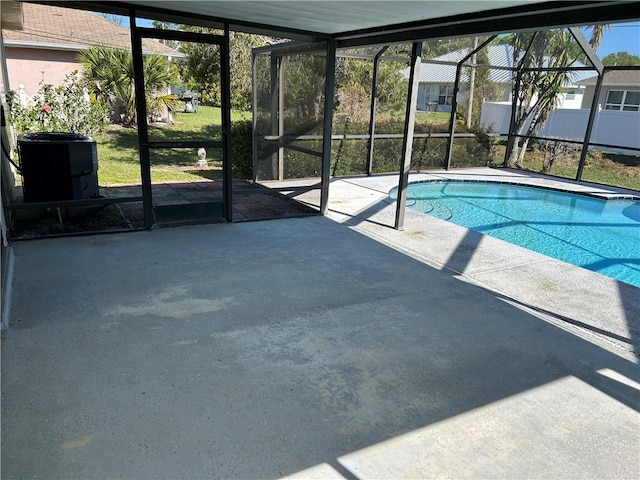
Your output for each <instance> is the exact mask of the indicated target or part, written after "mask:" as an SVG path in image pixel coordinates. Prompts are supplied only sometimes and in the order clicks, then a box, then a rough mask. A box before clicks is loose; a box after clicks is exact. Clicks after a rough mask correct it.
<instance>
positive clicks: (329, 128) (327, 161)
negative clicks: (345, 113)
mask: <svg viewBox="0 0 640 480" xmlns="http://www.w3.org/2000/svg"><path fill="white" fill-rule="evenodd" d="M335 76H336V41H335V40H334V39H329V40H327V62H326V65H325V80H324V123H323V128H322V179H321V185H320V213H321V214H322V215H326V213H327V207H328V205H329V174H330V170H331V135H332V133H333V102H334V96H335Z"/></svg>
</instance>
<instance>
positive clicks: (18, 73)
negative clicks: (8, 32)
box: [5, 45, 81, 96]
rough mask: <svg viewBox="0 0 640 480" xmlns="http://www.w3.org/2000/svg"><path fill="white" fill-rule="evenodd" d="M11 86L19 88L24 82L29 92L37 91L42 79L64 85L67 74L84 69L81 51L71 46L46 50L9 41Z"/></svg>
mask: <svg viewBox="0 0 640 480" xmlns="http://www.w3.org/2000/svg"><path fill="white" fill-rule="evenodd" d="M5 55H6V57H5V58H6V60H7V70H8V72H9V86H10V88H11V89H12V90H18V87H19V85H21V84H22V85H24V90H25V93H26V94H27V95H29V96H31V95H33V94H35V93H36V92H37V91H38V89H39V88H40V83H41V82H44V83H50V84H52V85H55V86H57V85H61V84H62V82H63V81H64V79H65V76H66V75H68V74H70V73H71V72H72V71H73V70H80V69H81V65H80V63H79V62H78V59H77V56H78V52H75V51H70V50H45V49H37V48H15V47H7V46H6V45H5Z"/></svg>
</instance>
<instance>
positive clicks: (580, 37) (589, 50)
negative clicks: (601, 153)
mask: <svg viewBox="0 0 640 480" xmlns="http://www.w3.org/2000/svg"><path fill="white" fill-rule="evenodd" d="M569 32H571V35H573V38H574V39H575V40H576V42H578V45H580V48H581V49H582V51H583V52H584V54H585V55H586V56H587V58H588V59H589V61H590V62H591V64H592V65H593V68H595V69H596V71H597V72H598V79H597V80H596V88H595V91H594V93H593V101H592V102H591V110H589V120H588V121H587V128H586V131H585V133H584V141H583V142H582V150H581V151H580V161H579V163H578V171H577V172H576V180H581V179H582V172H583V171H584V165H585V163H586V161H587V154H588V153H589V142H590V141H591V134H592V133H593V125H594V122H595V119H596V115H597V114H598V100H599V99H600V90H602V82H603V80H604V64H603V63H602V61H601V60H600V57H598V55H597V53H596V52H595V50H594V49H593V47H592V46H591V44H590V43H589V42H588V41H587V39H586V38H585V36H584V34H583V33H582V31H581V30H580V29H579V28H577V27H569Z"/></svg>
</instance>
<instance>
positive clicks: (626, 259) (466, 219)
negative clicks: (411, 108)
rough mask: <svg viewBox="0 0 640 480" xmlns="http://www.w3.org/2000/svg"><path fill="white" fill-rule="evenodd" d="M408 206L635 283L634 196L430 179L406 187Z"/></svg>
mask: <svg viewBox="0 0 640 480" xmlns="http://www.w3.org/2000/svg"><path fill="white" fill-rule="evenodd" d="M396 193H397V192H396V189H394V190H393V191H392V192H391V196H392V197H393V198H396ZM407 206H408V207H410V208H412V209H415V210H418V211H420V212H423V213H426V214H428V215H431V216H434V217H437V218H440V219H443V220H447V221H449V222H452V223H455V224H457V225H461V226H463V227H467V228H470V229H472V230H476V231H478V232H481V233H485V234H487V235H491V236H492V237H496V238H500V239H502V240H505V241H507V242H510V243H514V244H516V245H520V246H522V247H525V248H528V249H530V250H534V251H536V252H539V253H542V254H544V255H548V256H550V257H554V258H557V259H559V260H562V261H565V262H568V263H572V264H574V265H578V266H580V267H583V268H587V269H589V270H593V271H594V272H598V273H600V274H602V275H606V276H608V277H612V278H615V279H618V280H620V281H622V282H626V283H630V284H631V285H635V286H637V287H640V201H634V200H627V199H620V200H601V199H598V198H593V197H588V196H584V195H575V194H570V193H564V192H560V191H557V190H550V189H544V188H536V187H526V186H522V185H513V184H501V183H492V182H460V181H428V182H416V183H410V184H409V187H408V190H407Z"/></svg>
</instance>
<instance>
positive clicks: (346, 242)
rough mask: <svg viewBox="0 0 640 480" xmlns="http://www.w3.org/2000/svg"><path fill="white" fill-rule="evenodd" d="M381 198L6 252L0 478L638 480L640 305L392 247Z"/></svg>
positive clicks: (412, 243) (458, 252)
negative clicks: (11, 264) (320, 210)
mask: <svg viewBox="0 0 640 480" xmlns="http://www.w3.org/2000/svg"><path fill="white" fill-rule="evenodd" d="M488 173H490V172H488V171H487V170H486V169H483V170H482V171H477V172H475V173H474V172H472V171H467V172H463V173H461V174H462V175H486V174H488ZM507 174H508V173H507ZM434 175H439V174H438V173H434ZM513 175H516V174H515V173H514V174H513ZM414 178H415V179H417V178H418V176H414ZM394 182H397V177H395V176H394V177H386V176H385V177H371V178H369V179H364V178H360V179H339V180H336V181H334V182H333V184H332V186H331V200H330V213H329V215H328V218H326V217H308V218H294V219H282V220H274V221H264V222H250V223H237V224H229V225H223V224H218V225H208V226H191V227H183V228H174V229H161V230H157V231H152V232H134V233H125V234H113V235H102V236H93V237H76V238H59V239H49V240H38V241H31V242H22V243H16V244H15V245H14V254H15V275H14V277H13V295H12V307H11V316H10V328H9V330H7V331H5V332H4V334H3V340H2V465H1V466H2V477H3V478H7V479H9V478H65V479H66V478H112V477H117V478H276V477H283V476H292V477H299V478H347V479H356V478H357V479H365V478H432V477H447V478H498V477H501V478H638V477H639V476H640V453H639V452H640V437H639V436H638V431H639V427H640V416H639V415H638V412H639V411H640V384H639V382H640V375H639V369H638V365H637V356H636V353H637V352H638V350H637V349H638V338H639V335H638V332H639V331H640V329H639V325H638V323H639V319H640V295H638V293H639V289H637V288H635V287H632V286H630V285H627V284H623V283H620V282H616V281H614V280H611V279H608V278H607V277H602V276H600V275H597V274H595V273H592V272H589V271H586V270H583V269H580V268H578V267H573V266H570V265H567V264H564V263H563V262H559V261H556V260H552V259H549V258H548V257H543V256H541V255H538V254H535V253H533V252H530V251H528V250H524V249H520V248H518V247H513V246H508V247H506V246H507V245H508V244H505V243H504V242H500V241H499V240H495V239H491V238H489V237H484V236H481V235H479V234H473V233H470V232H469V231H468V230H466V229H463V228H461V227H457V226H455V225H451V224H447V223H446V222H441V221H439V220H437V219H432V218H430V217H426V216H423V215H419V214H417V213H414V212H411V211H409V210H408V211H407V216H406V222H405V229H404V230H403V231H396V230H393V229H391V228H389V227H388V226H386V225H390V224H391V223H392V220H393V211H394V205H393V204H390V203H388V201H387V196H386V194H387V193H388V189H389V188H388V186H389V184H391V185H393V183H394ZM291 192H292V193H291V196H296V197H299V199H301V200H305V195H307V196H312V195H317V191H308V192H306V193H302V194H300V195H298V193H295V191H294V190H291ZM309 199H310V197H309ZM314 201H315V200H314ZM454 227H455V228H454ZM634 350H635V353H634Z"/></svg>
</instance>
